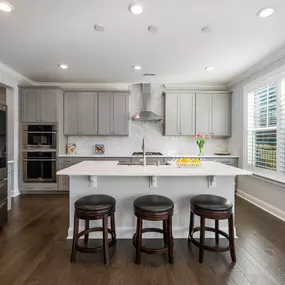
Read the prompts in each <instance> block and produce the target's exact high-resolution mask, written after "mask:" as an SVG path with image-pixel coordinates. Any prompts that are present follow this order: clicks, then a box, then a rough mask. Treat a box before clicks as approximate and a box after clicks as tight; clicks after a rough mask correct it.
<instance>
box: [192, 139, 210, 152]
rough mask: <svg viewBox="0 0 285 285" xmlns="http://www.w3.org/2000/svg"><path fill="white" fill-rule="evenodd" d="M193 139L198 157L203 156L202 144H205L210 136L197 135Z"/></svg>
mask: <svg viewBox="0 0 285 285" xmlns="http://www.w3.org/2000/svg"><path fill="white" fill-rule="evenodd" d="M193 138H194V139H195V140H196V144H197V146H198V148H199V154H198V155H199V156H203V155H204V144H205V142H206V140H208V139H210V138H211V136H207V135H204V134H198V135H194V136H193Z"/></svg>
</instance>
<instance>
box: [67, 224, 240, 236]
mask: <svg viewBox="0 0 285 285" xmlns="http://www.w3.org/2000/svg"><path fill="white" fill-rule="evenodd" d="M83 230H84V228H82V227H80V228H79V232H81V231H83ZM220 230H222V231H224V232H226V233H228V227H220ZM135 231H136V230H135V228H133V227H117V228H116V235H117V238H118V239H132V238H133V235H134V233H135ZM188 232H189V229H188V228H186V229H185V228H173V237H174V238H177V239H187V238H188ZM198 234H199V233H195V234H194V237H195V238H199V236H198ZM89 237H90V238H91V239H101V238H102V233H101V232H94V233H91V234H90V235H89ZM143 237H144V238H161V237H162V235H161V234H159V233H145V234H144V235H143ZM72 238H73V227H69V229H68V233H67V238H66V239H72ZM82 238H83V237H82ZM205 238H215V234H214V233H213V232H206V233H205ZM220 238H224V237H223V236H220ZM235 238H237V236H236V229H235Z"/></svg>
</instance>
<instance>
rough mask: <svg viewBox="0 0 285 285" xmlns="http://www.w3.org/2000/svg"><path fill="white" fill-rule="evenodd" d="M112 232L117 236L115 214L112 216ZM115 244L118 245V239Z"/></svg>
mask: <svg viewBox="0 0 285 285" xmlns="http://www.w3.org/2000/svg"><path fill="white" fill-rule="evenodd" d="M111 230H112V232H113V233H114V234H115V236H116V226H115V214H114V213H113V214H112V215H111ZM114 242H115V243H116V238H115V240H114Z"/></svg>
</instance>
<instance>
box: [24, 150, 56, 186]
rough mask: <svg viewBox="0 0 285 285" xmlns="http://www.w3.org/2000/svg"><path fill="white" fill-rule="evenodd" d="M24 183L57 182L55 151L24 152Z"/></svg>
mask: <svg viewBox="0 0 285 285" xmlns="http://www.w3.org/2000/svg"><path fill="white" fill-rule="evenodd" d="M23 165H24V167H23V169H24V177H23V180H24V182H56V152H55V151H24V152H23Z"/></svg>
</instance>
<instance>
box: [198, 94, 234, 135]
mask: <svg viewBox="0 0 285 285" xmlns="http://www.w3.org/2000/svg"><path fill="white" fill-rule="evenodd" d="M229 103H230V102H229V94H197V95H196V133H202V134H210V135H212V136H230V112H229V110H230V104H229Z"/></svg>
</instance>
